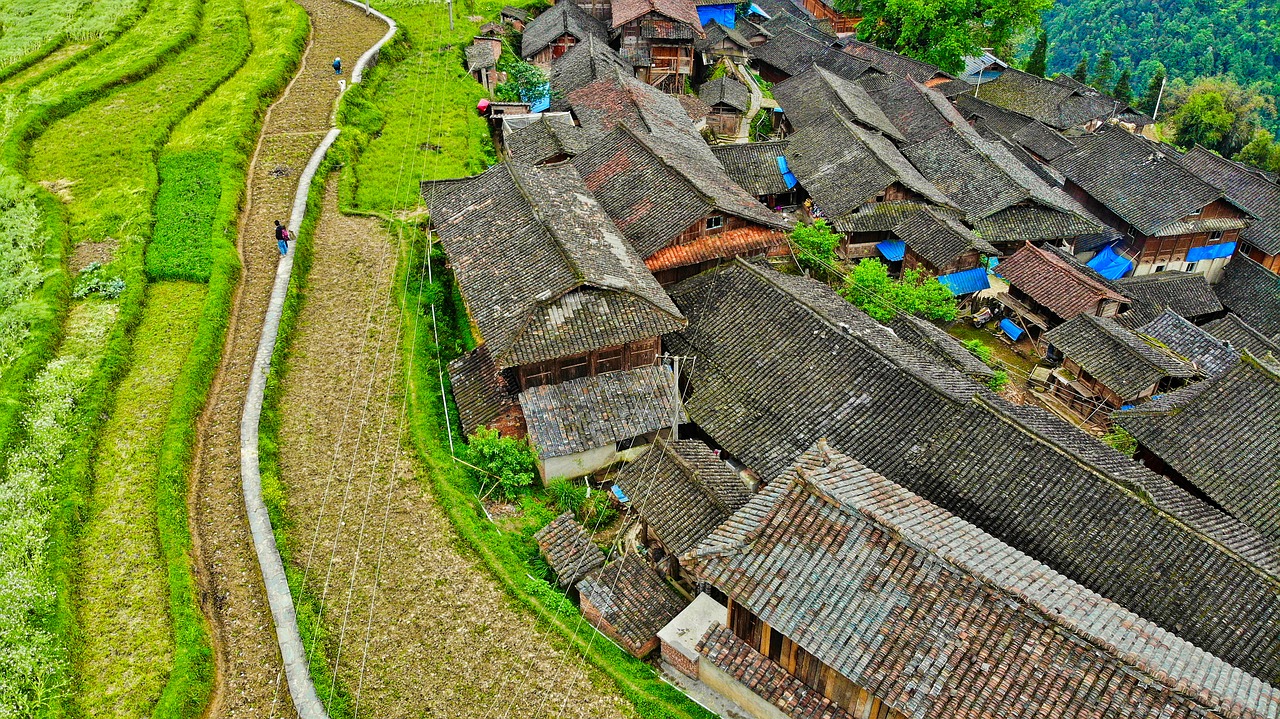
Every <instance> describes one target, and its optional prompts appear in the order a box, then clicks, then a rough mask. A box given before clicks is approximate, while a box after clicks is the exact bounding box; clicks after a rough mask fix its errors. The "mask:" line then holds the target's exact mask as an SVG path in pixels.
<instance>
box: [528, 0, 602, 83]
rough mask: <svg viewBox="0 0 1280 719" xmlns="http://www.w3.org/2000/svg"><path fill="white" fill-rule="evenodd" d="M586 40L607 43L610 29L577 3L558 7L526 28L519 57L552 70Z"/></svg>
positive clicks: (553, 7) (556, 5) (537, 18)
mask: <svg viewBox="0 0 1280 719" xmlns="http://www.w3.org/2000/svg"><path fill="white" fill-rule="evenodd" d="M587 38H594V39H595V40H597V41H599V42H601V43H607V42H608V41H609V29H608V27H607V26H605V24H604V23H602V22H600V21H599V20H597V19H596V18H594V17H592V16H591V15H590V14H588V13H587V11H585V10H583V9H582V8H581V7H579V6H578V5H577V4H576V3H573V2H561V3H556V4H555V5H552V6H551V7H550V8H549V9H547V10H545V11H543V12H542V14H541V15H539V16H537V17H536V18H534V19H533V20H532V21H531V22H530V23H529V25H528V26H527V27H525V30H524V35H523V36H522V37H521V41H520V55H521V56H523V57H524V59H525V60H526V61H527V62H531V63H533V64H534V65H537V66H539V67H541V68H543V69H544V70H545V69H549V68H550V67H551V65H552V63H554V62H555V61H556V60H559V59H560V57H561V56H562V55H564V54H565V53H566V52H568V51H569V49H570V48H572V47H573V46H574V45H576V44H578V43H580V42H583V41H585V40H586V39H587Z"/></svg>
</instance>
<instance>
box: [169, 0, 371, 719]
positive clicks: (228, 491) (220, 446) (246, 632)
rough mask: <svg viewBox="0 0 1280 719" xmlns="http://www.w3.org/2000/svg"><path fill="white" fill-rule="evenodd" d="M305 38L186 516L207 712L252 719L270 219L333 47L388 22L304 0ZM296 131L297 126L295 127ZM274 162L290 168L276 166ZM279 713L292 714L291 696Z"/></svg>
mask: <svg viewBox="0 0 1280 719" xmlns="http://www.w3.org/2000/svg"><path fill="white" fill-rule="evenodd" d="M300 4H301V5H303V7H305V8H306V9H307V12H308V13H309V14H310V16H311V25H312V44H311V46H310V47H308V49H307V54H306V55H305V56H304V59H303V65H302V67H301V68H300V70H299V72H298V75H297V77H296V78H295V80H294V82H293V84H292V85H291V86H290V88H289V89H288V90H286V92H285V95H284V96H283V97H282V99H281V100H279V101H278V102H277V103H276V104H275V105H274V106H273V107H272V109H271V111H270V112H269V113H268V115H267V117H266V120H265V122H264V125H263V132H262V136H261V137H260V139H259V144H258V149H257V152H256V154H255V157H254V162H253V166H252V167H251V168H250V172H249V188H248V202H247V204H246V207H245V209H244V212H243V213H242V216H241V224H240V236H239V247H240V257H241V261H242V263H243V265H244V274H243V277H242V278H241V285H240V289H239V296H238V299H237V303H236V306H235V308H234V309H233V311H232V318H231V323H230V327H229V329H228V333H227V343H226V345H225V346H224V348H223V364H222V367H221V368H220V370H219V373H218V376H217V378H216V379H215V382H214V387H213V389H212V391H211V392H210V396H209V403H208V405H207V407H206V408H205V413H204V416H203V417H202V418H201V424H200V432H199V437H198V440H197V441H198V447H197V455H196V461H195V469H194V471H193V473H192V491H191V501H190V514H191V517H190V521H191V526H192V532H193V535H194V545H195V554H196V578H197V581H198V582H199V586H200V590H201V603H202V606H203V609H204V611H205V613H206V615H207V616H208V617H209V619H210V623H211V625H212V634H213V640H214V646H215V656H216V666H217V681H216V683H215V688H214V696H213V698H212V700H211V701H210V705H209V709H208V710H207V712H206V715H207V716H209V717H246V718H252V719H259V718H260V717H265V716H268V715H269V714H270V713H272V706H273V703H274V702H275V701H276V699H277V696H276V683H277V677H278V675H279V671H280V658H279V651H278V649H277V645H276V637H275V629H274V627H273V625H272V621H271V614H270V611H269V610H268V607H267V602H266V597H265V595H264V593H263V587H262V576H261V574H260V572H259V570H258V564H257V559H256V558H255V555H254V552H253V544H252V540H251V539H250V535H249V526H248V522H247V520H246V519H245V511H244V499H243V496H242V495H241V490H240V450H239V446H240V445H239V442H240V431H239V430H240V427H239V424H240V414H241V411H242V408H243V402H244V396H245V390H246V387H247V384H248V379H249V368H250V365H251V363H252V361H253V355H254V352H255V349H256V347H257V343H258V337H259V334H260V332H261V327H262V319H263V316H264V314H265V312H266V307H267V300H268V297H269V296H270V293H271V283H272V280H273V278H274V275H275V268H276V263H277V261H278V252H277V250H276V245H275V240H274V238H273V237H272V234H271V228H272V220H274V219H281V220H284V219H285V218H287V216H288V213H289V208H290V207H291V205H292V202H293V192H294V190H295V188H296V187H297V182H298V173H299V172H300V171H301V169H302V167H303V166H304V165H305V164H306V162H307V158H308V157H309V156H310V154H311V152H312V150H313V149H314V148H315V147H316V146H317V145H318V144H319V142H320V139H321V138H322V137H323V135H324V133H325V132H326V131H327V130H328V128H329V116H330V112H331V110H332V107H333V102H334V100H335V99H336V98H337V95H338V85H337V81H336V79H335V78H334V77H333V69H332V68H331V67H329V65H328V63H330V62H331V61H332V60H333V57H334V56H335V55H340V56H342V57H344V58H346V57H350V58H352V61H353V62H354V58H356V57H358V56H359V55H360V54H361V53H363V52H364V51H365V50H366V49H368V48H369V46H371V45H372V44H373V43H374V42H376V41H377V39H378V38H379V37H381V36H382V34H383V33H384V32H385V31H386V26H385V25H384V24H382V23H381V22H379V21H377V20H375V19H373V18H367V17H365V16H364V13H363V12H361V11H360V10H358V9H357V8H355V7H352V6H351V5H348V4H346V3H344V2H340V1H339V0H300ZM299 133H303V134H299ZM279 167H287V168H289V169H290V172H287V173H273V172H272V171H273V170H275V169H276V168H279ZM275 713H276V715H277V716H281V715H283V716H293V711H292V705H291V704H290V702H289V701H288V699H287V698H285V699H283V700H281V701H279V707H277V708H276V712H275Z"/></svg>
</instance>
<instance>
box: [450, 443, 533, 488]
mask: <svg viewBox="0 0 1280 719" xmlns="http://www.w3.org/2000/svg"><path fill="white" fill-rule="evenodd" d="M465 459H466V461H467V462H468V463H470V464H471V465H472V466H469V467H467V473H468V474H469V475H470V476H471V478H472V479H473V480H475V482H476V483H477V484H478V485H479V487H480V494H482V495H489V494H496V495H497V496H499V497H502V498H503V499H512V498H514V497H515V496H516V495H517V494H519V493H521V492H523V491H524V490H525V489H527V488H528V487H530V486H531V485H532V484H533V482H534V480H535V479H536V478H537V477H538V455H537V453H535V452H534V449H533V446H532V445H531V444H529V441H528V440H526V439H515V438H513V437H503V436H502V435H501V434H499V433H498V430H496V429H489V428H488V427H477V428H476V431H475V432H473V433H472V434H471V436H470V437H468V438H467V450H466V456H465Z"/></svg>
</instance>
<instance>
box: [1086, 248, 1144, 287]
mask: <svg viewBox="0 0 1280 719" xmlns="http://www.w3.org/2000/svg"><path fill="white" fill-rule="evenodd" d="M1086 264H1088V265H1089V266H1090V267H1092V268H1093V271H1094V272H1097V273H1098V274H1100V275H1102V276H1103V277H1105V278H1107V279H1109V280H1118V279H1120V278H1121V277H1124V276H1125V275H1126V274H1128V273H1129V270H1132V269H1133V263H1132V262H1130V261H1129V259H1128V258H1127V257H1125V256H1123V255H1118V254H1116V251H1115V249H1113V246H1112V245H1107V246H1106V247H1104V248H1102V251H1101V252H1099V253H1098V254H1096V255H1094V256H1093V259H1091V260H1089V261H1088V262H1087V263H1086Z"/></svg>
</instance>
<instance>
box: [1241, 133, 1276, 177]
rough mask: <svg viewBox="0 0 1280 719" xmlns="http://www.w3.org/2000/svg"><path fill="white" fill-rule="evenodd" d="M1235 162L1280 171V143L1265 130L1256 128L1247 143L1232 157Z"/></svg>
mask: <svg viewBox="0 0 1280 719" xmlns="http://www.w3.org/2000/svg"><path fill="white" fill-rule="evenodd" d="M1232 159H1233V160H1235V161H1236V162H1243V163H1244V164H1246V165H1252V166H1253V167H1256V168H1258V169H1259V170H1266V171H1267V172H1280V143H1278V142H1276V141H1275V136H1274V135H1272V134H1271V133H1270V132H1269V131H1267V130H1258V131H1257V132H1255V133H1254V134H1253V139H1252V140H1250V141H1249V144H1247V145H1245V146H1244V147H1242V148H1241V149H1240V152H1238V153H1236V156H1235V157H1233V158H1232Z"/></svg>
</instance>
